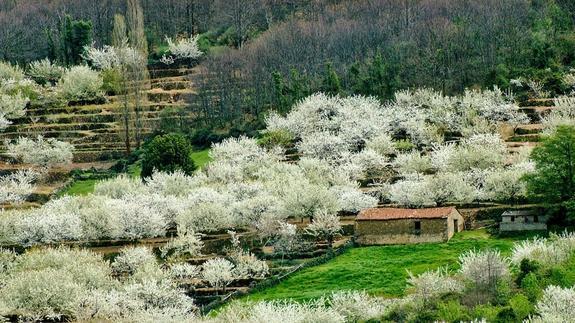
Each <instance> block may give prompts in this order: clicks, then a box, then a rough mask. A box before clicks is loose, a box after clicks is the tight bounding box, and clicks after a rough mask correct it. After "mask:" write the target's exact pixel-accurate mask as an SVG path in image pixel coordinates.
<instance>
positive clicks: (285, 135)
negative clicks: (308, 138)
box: [258, 130, 294, 149]
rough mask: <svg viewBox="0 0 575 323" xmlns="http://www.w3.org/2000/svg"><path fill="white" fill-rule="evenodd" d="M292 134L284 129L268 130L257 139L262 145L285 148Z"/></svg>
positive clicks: (289, 142)
mask: <svg viewBox="0 0 575 323" xmlns="http://www.w3.org/2000/svg"><path fill="white" fill-rule="evenodd" d="M293 139H294V138H293V136H292V134H290V133H289V132H287V131H285V130H276V131H269V132H266V133H264V135H263V136H262V137H261V138H260V139H259V140H258V144H259V145H260V146H262V147H265V148H268V149H271V148H273V147H277V146H279V147H282V148H287V147H288V146H289V145H290V144H291V143H292V142H293Z"/></svg>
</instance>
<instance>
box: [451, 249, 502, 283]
mask: <svg viewBox="0 0 575 323" xmlns="http://www.w3.org/2000/svg"><path fill="white" fill-rule="evenodd" d="M459 264H460V269H459V272H460V273H461V275H462V276H463V277H464V278H465V279H466V280H468V281H470V282H472V283H473V284H475V286H476V287H479V288H485V287H488V288H494V287H495V286H496V284H497V283H498V282H499V281H501V280H504V279H507V278H508V277H509V275H510V273H509V264H508V262H507V260H506V259H504V258H503V257H502V256H501V254H500V253H499V251H497V250H485V251H475V250H470V251H467V252H465V253H464V254H462V255H460V256H459Z"/></svg>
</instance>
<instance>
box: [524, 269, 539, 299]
mask: <svg viewBox="0 0 575 323" xmlns="http://www.w3.org/2000/svg"><path fill="white" fill-rule="evenodd" d="M521 289H523V292H524V293H525V295H526V296H527V298H528V299H529V300H530V301H531V302H534V301H535V300H537V299H539V298H540V297H541V295H542V294H543V290H542V289H541V287H540V286H539V278H537V275H535V273H529V274H527V275H526V276H525V278H523V280H522V281H521Z"/></svg>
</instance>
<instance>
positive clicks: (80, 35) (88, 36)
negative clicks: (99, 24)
mask: <svg viewBox="0 0 575 323" xmlns="http://www.w3.org/2000/svg"><path fill="white" fill-rule="evenodd" d="M61 37H62V46H63V48H62V59H63V61H64V62H65V63H66V64H68V65H77V64H79V63H80V62H81V61H82V54H83V53H84V47H85V46H89V45H90V44H91V43H92V22H91V21H85V20H73V19H72V17H70V16H69V15H67V16H66V18H65V19H64V24H63V27H62V30H61Z"/></svg>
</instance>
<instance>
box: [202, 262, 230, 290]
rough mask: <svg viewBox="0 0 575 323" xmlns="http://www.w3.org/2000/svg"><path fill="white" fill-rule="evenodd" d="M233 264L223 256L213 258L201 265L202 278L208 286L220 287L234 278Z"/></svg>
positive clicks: (226, 284) (223, 286)
mask: <svg viewBox="0 0 575 323" xmlns="http://www.w3.org/2000/svg"><path fill="white" fill-rule="evenodd" d="M233 270H234V264H232V263H231V262H229V261H228V260H226V259H223V258H214V259H210V260H208V261H206V262H205V263H204V264H203V265H202V278H203V279H204V280H206V281H207V282H208V284H210V286H212V287H215V288H218V289H221V288H225V287H226V286H228V285H229V284H230V283H231V282H232V281H233V280H234V274H233Z"/></svg>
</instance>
